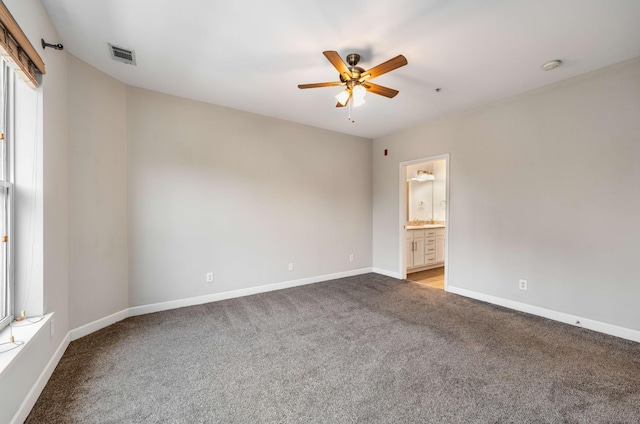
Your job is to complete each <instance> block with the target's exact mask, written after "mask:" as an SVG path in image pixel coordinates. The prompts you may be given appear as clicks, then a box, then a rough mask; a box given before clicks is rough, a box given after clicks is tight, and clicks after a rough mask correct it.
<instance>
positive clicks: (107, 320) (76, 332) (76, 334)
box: [69, 309, 129, 341]
mask: <svg viewBox="0 0 640 424" xmlns="http://www.w3.org/2000/svg"><path fill="white" fill-rule="evenodd" d="M128 316H129V309H123V310H122V311H119V312H116V313H115V314H111V315H109V316H107V317H104V318H100V319H98V320H95V321H93V322H90V323H89V324H85V325H83V326H81V327H78V328H74V329H73V330H71V331H69V334H70V335H71V341H74V340H78V339H79V338H80V337H84V336H86V335H89V334H91V333H93V332H94V331H98V330H100V329H102V328H105V327H108V326H110V325H111V324H115V323H116V322H118V321H122V320H123V319H125V318H127V317H128Z"/></svg>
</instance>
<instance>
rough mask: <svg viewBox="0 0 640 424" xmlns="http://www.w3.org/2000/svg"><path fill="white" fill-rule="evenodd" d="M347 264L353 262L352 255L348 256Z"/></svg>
mask: <svg viewBox="0 0 640 424" xmlns="http://www.w3.org/2000/svg"><path fill="white" fill-rule="evenodd" d="M349 262H353V253H352V254H350V255H349Z"/></svg>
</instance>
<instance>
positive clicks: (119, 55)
mask: <svg viewBox="0 0 640 424" xmlns="http://www.w3.org/2000/svg"><path fill="white" fill-rule="evenodd" d="M107 44H108V45H109V52H110V53H111V59H113V60H116V61H118V62H122V63H126V64H127V65H133V66H136V52H134V51H133V50H129V49H125V48H122V47H118V46H114V45H113V44H111V43H107Z"/></svg>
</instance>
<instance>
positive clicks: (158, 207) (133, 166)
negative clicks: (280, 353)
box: [127, 87, 372, 306]
mask: <svg viewBox="0 0 640 424" xmlns="http://www.w3.org/2000/svg"><path fill="white" fill-rule="evenodd" d="M127 117H128V125H127V127H128V140H129V141H128V142H129V146H128V160H129V162H128V175H129V186H128V207H129V212H128V217H129V218H128V219H129V224H128V227H129V258H130V259H129V287H130V295H129V299H130V305H131V306H139V305H146V304H152V303H156V302H162V301H169V300H176V299H181V298H188V297H194V296H200V295H205V294H210V293H217V292H223V291H229V290H234V289H242V288H248V287H253V286H260V285H265V284H270V283H276V282H283V281H290V280H297V279H302V278H307V277H315V276H322V275H327V274H331V273H337V272H344V271H349V270H355V269H361V268H365V267H371V263H372V257H371V246H372V235H371V228H372V218H371V202H372V182H371V176H372V169H371V166H372V165H371V140H369V139H365V138H359V137H354V136H349V135H344V134H339V133H334V132H330V131H326V130H320V129H317V128H312V127H307V126H303V125H299V124H294V123H290V122H286V121H282V120H277V119H272V118H267V117H262V116H258V115H254V114H251V113H246V112H240V111H236V110H232V109H227V108H223V107H219V106H214V105H209V104H204V103H199V102H195V101H191V100H186V99H182V98H177V97H173V96H168V95H163V94H159V93H156V92H152V91H147V90H143V89H137V88H132V87H128V88H127ZM351 254H353V255H354V261H353V262H350V261H349V255H351ZM289 263H293V264H294V269H293V271H289V270H288V264H289ZM207 272H213V273H214V282H213V283H206V282H205V276H206V273H207Z"/></svg>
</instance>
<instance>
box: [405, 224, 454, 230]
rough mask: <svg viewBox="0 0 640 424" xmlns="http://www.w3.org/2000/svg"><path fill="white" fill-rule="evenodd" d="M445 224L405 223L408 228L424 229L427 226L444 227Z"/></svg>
mask: <svg viewBox="0 0 640 424" xmlns="http://www.w3.org/2000/svg"><path fill="white" fill-rule="evenodd" d="M444 227H445V224H424V225H405V226H404V228H405V229H406V230H424V229H426V228H444Z"/></svg>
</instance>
